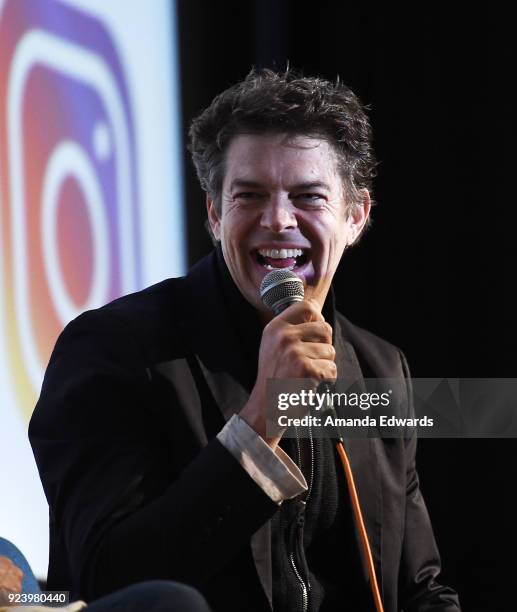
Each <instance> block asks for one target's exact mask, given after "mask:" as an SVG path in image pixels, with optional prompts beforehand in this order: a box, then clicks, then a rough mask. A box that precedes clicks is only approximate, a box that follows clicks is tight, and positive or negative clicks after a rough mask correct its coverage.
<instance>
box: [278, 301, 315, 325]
mask: <svg viewBox="0 0 517 612" xmlns="http://www.w3.org/2000/svg"><path fill="white" fill-rule="evenodd" d="M276 319H280V320H282V321H286V322H287V323H291V324H293V325H298V324H299V323H307V322H309V321H325V319H324V318H323V315H322V314H321V306H320V305H319V303H318V302H316V300H303V301H302V302H296V303H295V304H292V305H291V306H289V308H286V309H285V310H284V311H283V312H282V313H280V314H279V315H278V316H277V317H276Z"/></svg>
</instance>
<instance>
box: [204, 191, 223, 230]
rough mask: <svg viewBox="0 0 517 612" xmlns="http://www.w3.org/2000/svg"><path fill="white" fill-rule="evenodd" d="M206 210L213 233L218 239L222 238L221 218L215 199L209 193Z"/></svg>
mask: <svg viewBox="0 0 517 612" xmlns="http://www.w3.org/2000/svg"><path fill="white" fill-rule="evenodd" d="M206 212H207V214H208V223H210V228H211V230H212V234H213V235H214V237H215V239H216V240H221V220H220V219H219V215H218V213H217V211H216V209H215V204H214V201H213V200H212V198H211V197H210V196H209V195H208V194H207V196H206Z"/></svg>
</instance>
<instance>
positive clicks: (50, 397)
mask: <svg viewBox="0 0 517 612" xmlns="http://www.w3.org/2000/svg"><path fill="white" fill-rule="evenodd" d="M150 387H151V384H150V379H149V377H148V376H147V370H146V367H145V363H144V358H143V357H142V350H141V349H140V347H139V346H138V343H137V342H136V341H135V339H134V338H133V337H132V336H131V334H130V333H129V332H128V329H127V328H126V325H125V323H124V322H123V321H122V320H120V319H119V317H118V316H115V315H113V314H111V313H106V312H105V311H104V312H103V311H102V310H100V311H90V312H88V313H84V314H83V315H81V316H80V317H78V318H77V319H76V320H75V321H73V322H72V323H71V324H69V325H68V326H67V328H66V329H65V331H64V332H63V333H62V334H61V336H60V338H59V339H58V342H57V344H56V347H55V349H54V351H53V354H52V357H51V360H50V363H49V366H48V368H47V371H46V374H45V378H44V382H43V387H42V391H41V396H40V399H39V401H38V403H37V405H36V408H35V411H34V414H33V416H32V419H31V423H30V427H29V436H30V441H31V444H32V447H33V451H34V454H35V458H36V462H37V464H38V469H39V472H40V476H41V480H42V483H43V488H44V490H45V494H46V496H47V500H48V503H49V507H50V515H51V522H52V523H53V528H54V530H55V538H56V540H59V541H61V542H63V543H64V548H65V549H66V557H67V563H68V571H69V574H70V576H71V579H72V581H73V588H75V591H76V593H78V594H80V596H81V597H83V598H85V599H87V600H88V599H93V598H96V597H98V596H100V595H102V594H105V593H108V592H111V591H113V590H115V589H117V588H121V587H123V586H126V585H128V584H131V583H133V582H136V581H141V580H146V579H151V578H163V579H175V580H179V581H183V582H186V583H189V584H192V585H194V586H197V587H198V588H202V587H203V584H205V583H206V582H207V581H209V580H211V579H212V578H213V576H214V575H216V574H217V572H218V570H219V569H221V568H222V567H223V566H224V565H225V564H226V563H227V562H228V561H229V560H230V559H231V558H232V557H234V556H235V555H236V554H237V553H238V552H239V551H240V550H242V549H243V548H244V547H245V546H246V545H248V544H249V539H250V537H251V535H252V534H253V533H254V532H255V531H256V530H257V529H258V528H259V527H260V526H261V525H262V524H263V523H264V522H265V521H267V520H268V519H269V518H270V517H271V516H272V515H273V514H274V512H275V511H276V510H277V509H278V506H277V505H276V504H275V503H274V502H273V501H272V500H271V499H270V498H269V497H268V496H267V495H266V494H265V493H264V492H263V490H262V489H261V488H260V487H259V486H258V485H257V484H256V483H255V482H254V481H253V479H252V478H251V477H250V476H249V475H248V474H247V472H246V471H245V470H244V469H243V468H242V467H241V465H240V464H239V463H238V461H237V460H236V459H235V458H234V457H233V456H232V455H231V453H230V452H228V451H227V450H226V448H225V447H224V446H223V445H222V444H221V443H220V442H219V441H218V440H217V439H216V438H215V439H213V440H211V441H209V442H208V444H207V445H206V446H205V447H203V448H198V449H195V452H194V453H193V454H192V457H191V458H190V459H189V460H188V462H187V463H186V464H184V465H182V466H181V469H178V466H174V465H167V464H166V462H165V461H164V457H167V456H170V455H168V454H167V453H165V454H164V453H163V452H162V451H163V449H160V444H159V442H158V440H159V436H157V432H159V431H160V428H163V426H164V425H163V423H161V422H160V420H159V419H157V416H156V414H157V413H156V411H155V410H153V405H152V404H153V399H152V398H153V395H152V390H151V388H150ZM170 410H171V411H174V410H175V406H171V407H170ZM71 587H72V585H71Z"/></svg>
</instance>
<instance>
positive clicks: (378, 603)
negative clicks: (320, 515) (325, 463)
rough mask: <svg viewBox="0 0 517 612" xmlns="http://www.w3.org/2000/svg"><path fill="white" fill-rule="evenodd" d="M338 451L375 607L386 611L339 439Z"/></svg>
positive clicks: (352, 477)
mask: <svg viewBox="0 0 517 612" xmlns="http://www.w3.org/2000/svg"><path fill="white" fill-rule="evenodd" d="M336 446H337V451H338V453H339V456H340V458H341V462H342V464H343V468H344V470H345V475H346V480H347V483H348V490H349V492H350V497H351V499H352V508H353V510H354V515H355V519H356V523H357V525H358V527H359V534H360V536H361V543H362V545H363V552H364V555H365V558H366V563H367V565H368V574H369V575H370V586H371V589H372V595H373V600H374V603H375V609H376V610H377V612H384V607H383V605H382V599H381V595H380V592H379V585H378V584H377V576H376V575H375V566H374V564H373V557H372V551H371V549H370V543H369V542H368V534H367V533H366V528H365V526H364V521H363V514H362V512H361V506H360V504H359V498H358V496H357V491H356V488H355V483H354V476H353V474H352V468H351V467H350V462H349V460H348V457H347V454H346V451H345V447H344V446H343V443H342V442H341V440H339V441H338V442H337V444H336Z"/></svg>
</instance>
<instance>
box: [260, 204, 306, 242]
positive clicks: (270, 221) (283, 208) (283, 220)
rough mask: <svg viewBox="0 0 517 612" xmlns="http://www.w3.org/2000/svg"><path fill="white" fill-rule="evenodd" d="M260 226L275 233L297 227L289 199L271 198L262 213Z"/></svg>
mask: <svg viewBox="0 0 517 612" xmlns="http://www.w3.org/2000/svg"><path fill="white" fill-rule="evenodd" d="M260 225H261V227H263V228H264V229H267V230H270V231H272V232H277V233H279V232H283V231H285V230H289V229H295V228H296V227H298V222H297V221H296V214H295V209H294V206H293V205H292V203H291V202H290V200H289V198H288V197H282V196H280V195H279V196H272V197H271V198H270V199H269V200H268V202H267V205H266V206H265V208H264V210H263V212H262V218H261V220H260Z"/></svg>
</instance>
